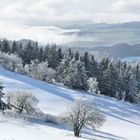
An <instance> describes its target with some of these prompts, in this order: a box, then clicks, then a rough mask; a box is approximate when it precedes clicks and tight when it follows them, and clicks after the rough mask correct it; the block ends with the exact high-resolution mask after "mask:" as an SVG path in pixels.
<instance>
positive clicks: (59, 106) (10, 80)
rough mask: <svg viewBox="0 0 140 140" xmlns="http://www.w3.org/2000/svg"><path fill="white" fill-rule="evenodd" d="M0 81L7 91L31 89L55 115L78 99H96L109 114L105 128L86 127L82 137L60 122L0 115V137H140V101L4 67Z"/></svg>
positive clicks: (108, 139)
mask: <svg viewBox="0 0 140 140" xmlns="http://www.w3.org/2000/svg"><path fill="white" fill-rule="evenodd" d="M0 81H2V83H3V84H4V86H5V89H4V91H5V92H6V93H7V92H11V91H14V90H16V91H17V90H29V91H31V92H32V93H33V94H34V95H35V96H36V97H37V98H38V99H39V107H40V108H41V110H42V111H44V112H46V113H50V114H52V115H60V114H62V113H63V112H65V110H66V109H67V107H68V106H70V105H71V104H72V103H73V102H74V101H75V100H76V99H88V100H90V101H91V102H93V103H96V104H97V105H98V106H99V107H100V110H101V111H102V112H103V113H104V114H105V115H106V122H105V123H104V125H103V127H102V128H100V129H99V130H96V131H93V130H89V129H85V130H83V134H82V137H81V138H75V137H74V136H73V132H72V131H70V130H65V128H63V127H61V126H57V125H50V124H47V123H40V122H37V121H31V122H30V121H25V120H22V119H10V118H9V117H3V116H0V140H77V139H78V140H82V139H83V140H85V139H90V140H94V139H95V140H104V139H105V140H140V105H132V104H130V103H126V102H121V101H116V100H115V99H111V98H109V97H105V96H100V95H94V96H91V95H88V94H84V93H81V92H78V91H73V90H70V89H67V88H64V87H58V86H55V85H50V84H46V83H43V82H41V81H38V80H34V79H32V78H29V77H26V76H23V75H19V74H15V73H12V72H8V71H4V70H0Z"/></svg>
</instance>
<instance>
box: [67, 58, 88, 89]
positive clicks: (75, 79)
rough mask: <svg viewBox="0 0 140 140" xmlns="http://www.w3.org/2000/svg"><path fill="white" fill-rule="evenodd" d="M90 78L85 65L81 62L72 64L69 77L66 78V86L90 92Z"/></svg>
mask: <svg viewBox="0 0 140 140" xmlns="http://www.w3.org/2000/svg"><path fill="white" fill-rule="evenodd" d="M87 80H88V77H87V74H86V71H85V67H84V64H83V63H81V62H80V61H78V62H71V65H70V67H69V72H68V75H67V76H66V78H65V85H67V86H68V87H71V88H74V89H80V90H85V91H87V90H88V83H87Z"/></svg>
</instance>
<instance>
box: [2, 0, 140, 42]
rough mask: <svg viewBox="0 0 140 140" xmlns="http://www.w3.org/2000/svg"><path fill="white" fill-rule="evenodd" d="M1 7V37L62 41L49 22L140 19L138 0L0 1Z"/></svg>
mask: <svg viewBox="0 0 140 140" xmlns="http://www.w3.org/2000/svg"><path fill="white" fill-rule="evenodd" d="M0 9H1V10H0V30H1V33H0V35H1V36H7V37H9V38H16V37H19V38H21V36H22V38H33V39H36V40H41V41H44V40H51V41H53V40H54V41H57V42H61V40H64V39H63V37H62V36H59V37H58V32H57V31H58V30H57V31H56V30H55V31H56V32H57V33H56V32H55V33H54V32H52V31H50V29H48V25H54V24H55V25H57V24H59V25H61V24H62V25H64V24H65V23H69V24H71V23H77V22H78V23H79V22H107V23H112V22H115V23H116V22H126V21H134V20H140V16H139V14H140V1H139V0H117V1H116V0H86V1H85V0H22V1H21V0H10V1H9V0H0ZM53 36H54V37H53ZM46 38H47V39H46ZM72 39H74V37H73V38H72ZM59 40H60V41H59Z"/></svg>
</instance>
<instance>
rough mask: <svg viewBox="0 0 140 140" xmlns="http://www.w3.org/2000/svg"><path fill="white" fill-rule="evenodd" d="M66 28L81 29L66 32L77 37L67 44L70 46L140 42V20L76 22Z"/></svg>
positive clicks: (66, 34)
mask: <svg viewBox="0 0 140 140" xmlns="http://www.w3.org/2000/svg"><path fill="white" fill-rule="evenodd" d="M62 28H65V29H79V30H77V31H74V32H64V33H62V34H63V35H65V36H69V37H75V38H76V39H75V41H71V42H68V43H66V44H65V46H68V47H88V48H89V47H91V48H93V47H99V46H112V45H114V44H120V43H127V44H131V45H132V44H139V43H140V22H128V23H120V24H105V23H100V24H85V23H83V24H82V23H81V24H74V25H71V26H63V27H62Z"/></svg>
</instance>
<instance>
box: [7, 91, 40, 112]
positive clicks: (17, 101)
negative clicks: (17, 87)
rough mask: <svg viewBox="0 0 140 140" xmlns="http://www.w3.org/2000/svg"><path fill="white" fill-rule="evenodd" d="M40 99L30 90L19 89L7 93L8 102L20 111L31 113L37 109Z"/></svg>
mask: <svg viewBox="0 0 140 140" xmlns="http://www.w3.org/2000/svg"><path fill="white" fill-rule="evenodd" d="M38 102H39V101H38V99H37V98H36V97H35V96H33V95H32V94H31V93H29V92H25V91H17V92H15V93H9V94H8V95H7V104H8V105H9V106H10V107H12V108H14V109H15V110H16V111H17V112H18V113H23V112H24V113H27V114H31V113H33V112H35V111H36V109H37V103H38Z"/></svg>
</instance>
